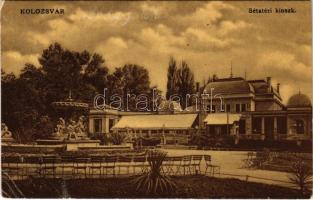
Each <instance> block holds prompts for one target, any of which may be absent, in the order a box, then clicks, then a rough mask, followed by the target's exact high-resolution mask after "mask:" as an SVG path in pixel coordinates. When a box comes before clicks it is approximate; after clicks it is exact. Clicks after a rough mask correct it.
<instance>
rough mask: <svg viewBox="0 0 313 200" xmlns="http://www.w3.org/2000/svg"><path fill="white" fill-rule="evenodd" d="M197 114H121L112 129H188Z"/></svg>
mask: <svg viewBox="0 0 313 200" xmlns="http://www.w3.org/2000/svg"><path fill="white" fill-rule="evenodd" d="M196 118H197V114H171V115H165V114H156V115H134V116H122V118H121V119H120V120H119V122H117V124H115V125H114V126H113V128H112V129H125V128H131V129H189V128H192V125H193V124H194V122H195V120H196Z"/></svg>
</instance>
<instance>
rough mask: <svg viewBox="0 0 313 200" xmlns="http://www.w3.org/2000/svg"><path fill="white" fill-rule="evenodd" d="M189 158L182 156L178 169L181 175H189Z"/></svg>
mask: <svg viewBox="0 0 313 200" xmlns="http://www.w3.org/2000/svg"><path fill="white" fill-rule="evenodd" d="M191 158H192V156H190V155H188V156H183V158H182V160H181V165H180V169H182V171H183V175H186V173H189V174H191Z"/></svg>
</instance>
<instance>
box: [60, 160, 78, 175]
mask: <svg viewBox="0 0 313 200" xmlns="http://www.w3.org/2000/svg"><path fill="white" fill-rule="evenodd" d="M75 159H76V158H75V157H73V156H61V168H62V170H61V176H62V177H63V178H66V177H68V176H70V177H71V178H73V176H74V175H75V174H74V163H75V161H76V160H75Z"/></svg>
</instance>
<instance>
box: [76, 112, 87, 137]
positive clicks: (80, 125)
mask: <svg viewBox="0 0 313 200" xmlns="http://www.w3.org/2000/svg"><path fill="white" fill-rule="evenodd" d="M75 132H76V133H77V136H78V137H81V138H86V137H87V136H86V127H85V117H84V116H80V117H79V119H78V122H77V124H76V127H75Z"/></svg>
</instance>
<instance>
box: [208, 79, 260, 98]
mask: <svg viewBox="0 0 313 200" xmlns="http://www.w3.org/2000/svg"><path fill="white" fill-rule="evenodd" d="M211 88H214V90H213V93H214V94H249V93H254V89H253V87H252V86H251V85H250V84H249V83H248V82H247V81H246V80H244V79H243V78H227V79H218V80H216V81H214V82H210V83H208V84H207V85H206V87H205V90H206V93H210V91H211Z"/></svg>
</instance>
